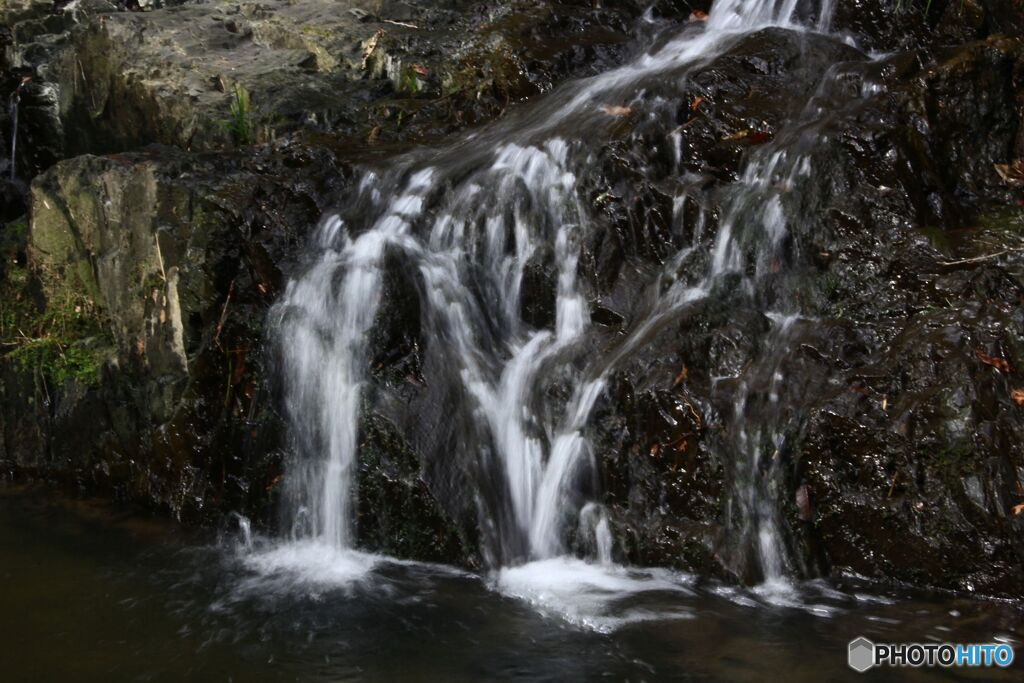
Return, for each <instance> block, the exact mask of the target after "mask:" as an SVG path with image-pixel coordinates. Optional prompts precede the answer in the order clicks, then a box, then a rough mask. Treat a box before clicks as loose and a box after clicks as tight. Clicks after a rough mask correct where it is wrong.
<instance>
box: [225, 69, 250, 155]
mask: <svg viewBox="0 0 1024 683" xmlns="http://www.w3.org/2000/svg"><path fill="white" fill-rule="evenodd" d="M252 119H253V117H252V103H251V101H250V99H249V91H248V90H246V89H245V86H244V85H242V84H241V83H237V84H235V89H234V90H233V91H232V94H231V121H230V122H229V124H228V129H229V130H230V131H231V137H232V138H234V141H235V144H236V145H251V144H252V143H253V142H255V136H254V135H253V120H252Z"/></svg>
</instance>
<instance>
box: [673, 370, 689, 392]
mask: <svg viewBox="0 0 1024 683" xmlns="http://www.w3.org/2000/svg"><path fill="white" fill-rule="evenodd" d="M687 374H689V371H688V370H687V369H686V366H685V365H684V366H683V369H682V370H680V371H679V374H678V375H676V380H675V381H674V382H672V388H673V389H675V388H676V387H678V386H679V385H680V384H682V383H683V382H685V381H686V376H687Z"/></svg>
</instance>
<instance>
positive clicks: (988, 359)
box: [974, 349, 1010, 372]
mask: <svg viewBox="0 0 1024 683" xmlns="http://www.w3.org/2000/svg"><path fill="white" fill-rule="evenodd" d="M974 355H976V356H977V357H978V360H980V361H981V362H982V363H984V364H985V365H991V366H992V367H994V368H995V369H996V370H999V371H1000V372H1009V371H1010V364H1009V363H1008V362H1007V361H1006V359H1005V358H997V357H995V356H989V355H987V354H986V353H985V352H984V351H982V350H981V349H975V350H974Z"/></svg>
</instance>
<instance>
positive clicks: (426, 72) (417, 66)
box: [412, 64, 430, 76]
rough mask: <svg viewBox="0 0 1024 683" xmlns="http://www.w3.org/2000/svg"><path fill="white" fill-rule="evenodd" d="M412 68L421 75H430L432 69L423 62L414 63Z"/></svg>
mask: <svg viewBox="0 0 1024 683" xmlns="http://www.w3.org/2000/svg"><path fill="white" fill-rule="evenodd" d="M412 70H413V71H415V72H416V73H418V74H419V75H420V76H429V75H430V69H428V68H427V67H425V66H423V65H422V64H413V65H412Z"/></svg>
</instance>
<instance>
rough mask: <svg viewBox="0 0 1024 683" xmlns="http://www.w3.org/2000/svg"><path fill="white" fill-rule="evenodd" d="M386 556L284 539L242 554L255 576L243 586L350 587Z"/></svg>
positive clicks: (368, 573)
mask: <svg viewBox="0 0 1024 683" xmlns="http://www.w3.org/2000/svg"><path fill="white" fill-rule="evenodd" d="M385 559H386V558H383V557H381V556H379V555H372V554H370V553H364V552H360V551H357V550H351V549H343V548H338V547H337V546H334V545H332V544H330V543H325V542H323V541H320V540H313V539H311V540H304V541H295V542H291V543H284V544H281V545H276V546H273V547H271V548H268V549H266V550H258V551H255V552H252V553H250V554H247V555H245V556H243V558H242V564H243V565H244V566H245V567H246V568H247V569H249V570H250V571H252V572H254V576H251V577H249V578H247V579H246V580H245V581H243V583H242V587H243V589H244V588H257V587H260V586H263V587H268V588H269V587H275V586H277V587H280V588H290V587H294V588H298V589H300V590H304V589H309V588H318V589H328V588H348V587H352V586H354V585H356V584H359V583H363V582H365V581H366V580H367V579H368V577H369V575H370V573H371V572H372V571H373V570H374V568H375V567H377V566H378V565H379V564H380V563H381V562H382V561H384V560H385Z"/></svg>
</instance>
